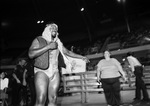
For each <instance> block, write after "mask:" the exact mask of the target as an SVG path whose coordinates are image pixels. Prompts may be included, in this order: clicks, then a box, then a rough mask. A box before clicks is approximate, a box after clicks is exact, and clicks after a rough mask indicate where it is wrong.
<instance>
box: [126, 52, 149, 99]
mask: <svg viewBox="0 0 150 106" xmlns="http://www.w3.org/2000/svg"><path fill="white" fill-rule="evenodd" d="M127 60H128V62H129V65H130V66H131V70H132V72H133V73H134V74H135V78H136V80H135V84H136V85H135V86H136V91H135V98H134V100H138V101H139V100H141V90H142V93H143V99H142V100H143V101H148V100H149V97H148V92H147V90H146V86H145V83H144V81H143V79H142V77H143V67H142V64H141V63H140V62H139V61H138V59H137V58H136V57H134V56H133V53H132V52H128V53H127Z"/></svg>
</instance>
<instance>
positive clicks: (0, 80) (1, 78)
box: [0, 72, 9, 90]
mask: <svg viewBox="0 0 150 106" xmlns="http://www.w3.org/2000/svg"><path fill="white" fill-rule="evenodd" d="M8 82H9V80H8V78H5V73H4V72H2V73H1V74H0V90H5V89H6V88H8Z"/></svg>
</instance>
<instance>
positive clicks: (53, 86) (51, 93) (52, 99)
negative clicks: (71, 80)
mask: <svg viewBox="0 0 150 106" xmlns="http://www.w3.org/2000/svg"><path fill="white" fill-rule="evenodd" d="M50 80H51V81H49V87H48V100H49V103H48V106H56V99H57V90H58V88H59V83H60V76H59V72H57V73H55V76H54V78H53V79H50Z"/></svg>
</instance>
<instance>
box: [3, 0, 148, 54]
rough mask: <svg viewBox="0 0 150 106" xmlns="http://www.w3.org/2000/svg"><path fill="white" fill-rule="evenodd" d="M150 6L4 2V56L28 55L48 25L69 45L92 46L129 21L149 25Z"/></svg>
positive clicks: (93, 0) (109, 0) (91, 0)
mask: <svg viewBox="0 0 150 106" xmlns="http://www.w3.org/2000/svg"><path fill="white" fill-rule="evenodd" d="M123 1H125V2H123ZM149 4H150V3H149V0H120V2H119V1H118V0H1V51H2V55H1V56H2V57H12V56H15V57H16V56H18V55H20V54H21V53H22V52H23V51H27V49H28V48H29V46H30V44H31V42H32V40H33V39H34V38H35V37H36V36H39V35H40V34H41V33H42V31H43V29H44V25H45V23H46V22H48V21H55V22H56V23H57V24H58V25H59V33H60V39H61V40H62V41H63V42H64V44H66V45H67V44H69V43H72V42H76V41H79V40H82V39H84V40H86V41H87V42H92V41H94V39H97V38H99V39H101V38H103V37H106V36H105V35H106V34H108V35H109V33H113V31H114V30H111V29H112V28H117V27H120V26H126V22H125V17H127V18H128V22H129V24H132V23H138V22H141V21H142V22H143V21H144V22H145V23H147V22H149V21H147V20H149V15H150V6H149ZM82 7H84V11H80V9H81V8H82ZM42 20H43V21H44V23H39V24H38V23H37V21H42ZM124 30H125V31H127V29H126V28H125V29H124ZM118 31H119V30H118ZM102 32H103V33H102ZM108 32H109V33H108Z"/></svg>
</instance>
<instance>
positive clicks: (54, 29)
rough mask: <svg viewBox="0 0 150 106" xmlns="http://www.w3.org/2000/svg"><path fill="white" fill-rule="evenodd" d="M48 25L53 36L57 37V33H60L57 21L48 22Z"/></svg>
mask: <svg viewBox="0 0 150 106" xmlns="http://www.w3.org/2000/svg"><path fill="white" fill-rule="evenodd" d="M46 27H49V31H50V32H51V35H52V37H53V38H55V37H56V35H58V26H57V25H56V24H55V23H53V22H51V23H48V24H46Z"/></svg>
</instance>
